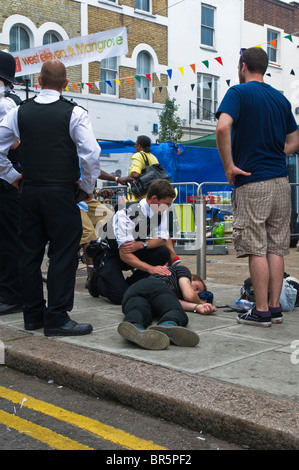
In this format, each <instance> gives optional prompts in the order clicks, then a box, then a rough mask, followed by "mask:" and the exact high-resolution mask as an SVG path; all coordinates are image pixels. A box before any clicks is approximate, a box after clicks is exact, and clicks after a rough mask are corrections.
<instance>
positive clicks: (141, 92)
mask: <svg viewBox="0 0 299 470" xmlns="http://www.w3.org/2000/svg"><path fill="white" fill-rule="evenodd" d="M298 16H299V3H297V2H289V3H286V2H283V1H280V0H226V1H223V0H205V1H200V0H180V1H178V0H168V1H167V0H51V1H47V0H31V1H30V2H27V1H25V0H10V2H2V3H1V12H0V49H2V50H10V51H12V52H14V51H17V50H20V49H27V48H34V47H37V46H42V45H47V44H49V43H52V42H55V41H65V40H68V39H70V38H75V37H80V36H86V35H88V34H92V33H96V32H101V31H106V30H110V29H114V28H118V27H123V26H125V27H126V29H127V33H128V53H127V54H126V55H123V56H120V57H112V58H109V59H104V60H102V61H96V62H90V63H86V64H81V65H76V66H71V67H68V70H67V71H68V78H69V79H70V85H69V87H68V90H67V91H65V93H64V94H65V96H66V97H69V98H71V99H74V100H75V101H76V102H78V104H81V105H82V106H84V107H85V108H86V109H87V110H88V111H89V115H90V118H91V121H92V125H93V129H94V132H95V135H96V137H97V139H99V140H127V139H130V140H135V139H136V137H137V136H138V135H140V134H146V135H149V136H150V137H151V138H152V139H153V141H155V139H156V137H154V135H153V134H152V132H153V131H154V130H156V129H157V126H158V123H159V119H158V116H159V112H160V111H161V110H162V108H163V105H164V103H165V99H166V96H167V95H169V96H170V97H171V98H175V99H176V103H177V104H178V105H179V110H178V115H179V117H180V118H181V120H182V129H183V132H184V135H183V140H190V139H193V138H196V137H199V136H203V135H207V134H211V133H213V132H214V131H215V128H216V124H217V123H216V120H215V110H216V109H217V107H218V105H219V103H220V102H221V100H222V98H223V96H224V95H225V93H226V91H227V89H228V87H229V86H232V85H234V84H236V83H238V73H237V62H238V58H239V51H240V48H241V47H251V46H255V45H260V46H261V47H263V48H265V50H267V52H268V54H269V59H270V64H269V69H268V71H267V72H268V73H267V75H266V77H265V80H266V81H267V83H270V84H271V85H273V86H274V87H276V88H278V89H279V90H281V91H282V92H283V93H284V94H285V95H286V96H287V98H288V99H289V100H290V101H291V103H292V106H293V111H294V113H295V115H296V117H297V119H298V117H299V115H297V114H296V113H297V112H298V107H299V79H298V75H299V70H298V67H297V64H298V54H299V47H298V46H299V32H298V31H297V29H298V27H299V26H298V25H299V17H298ZM29 79H30V82H31V86H30V93H29V96H33V95H34V93H38V92H39V88H38V87H37V88H36V85H37V75H33V76H30V77H29ZM87 83H88V84H89V86H87V85H86V84H87ZM17 89H18V91H19V92H20V94H21V96H22V97H23V98H24V97H25V96H26V94H25V91H24V86H19V87H17Z"/></svg>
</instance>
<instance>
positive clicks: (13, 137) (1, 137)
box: [0, 107, 20, 184]
mask: <svg viewBox="0 0 299 470" xmlns="http://www.w3.org/2000/svg"><path fill="white" fill-rule="evenodd" d="M18 109H19V108H18V107H14V108H13V109H12V110H11V111H10V112H9V113H8V114H7V115H6V116H5V117H4V118H3V119H2V121H1V123H0V177H1V178H3V179H4V180H6V181H7V182H8V183H10V184H11V183H13V182H14V181H15V180H16V179H17V177H18V176H19V173H18V172H17V171H16V170H15V169H14V168H13V165H12V163H11V162H10V161H9V160H8V158H7V155H8V152H9V149H10V147H11V146H12V145H13V144H14V143H15V142H16V141H17V140H20V135H19V128H18Z"/></svg>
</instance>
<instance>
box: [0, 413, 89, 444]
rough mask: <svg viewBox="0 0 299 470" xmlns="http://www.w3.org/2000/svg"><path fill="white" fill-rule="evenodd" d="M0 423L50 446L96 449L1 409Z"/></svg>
mask: <svg viewBox="0 0 299 470" xmlns="http://www.w3.org/2000/svg"><path fill="white" fill-rule="evenodd" d="M0 423H2V424H4V425H5V426H7V427H9V428H13V429H16V430H17V431H20V432H24V433H26V434H27V433H28V436H30V437H32V438H34V439H37V440H38V441H40V442H43V443H44V444H48V445H49V446H50V447H52V448H54V449H57V450H94V449H92V448H91V447H87V446H84V445H82V444H79V442H76V441H73V440H72V439H69V438H68V437H64V436H62V435H61V434H57V433H56V432H54V431H51V430H50V429H47V428H44V427H43V426H39V425H38V424H34V423H31V422H30V421H27V419H23V418H19V417H18V416H15V415H12V414H9V413H6V412H5V411H2V410H0Z"/></svg>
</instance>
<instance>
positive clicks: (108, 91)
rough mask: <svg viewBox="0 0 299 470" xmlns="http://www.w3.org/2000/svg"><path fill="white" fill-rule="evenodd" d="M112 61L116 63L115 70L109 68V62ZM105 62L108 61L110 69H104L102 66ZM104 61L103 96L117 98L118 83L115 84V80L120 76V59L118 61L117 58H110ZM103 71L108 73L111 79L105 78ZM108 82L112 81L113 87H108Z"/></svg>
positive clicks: (102, 69)
mask: <svg viewBox="0 0 299 470" xmlns="http://www.w3.org/2000/svg"><path fill="white" fill-rule="evenodd" d="M111 59H115V62H116V67H115V68H112V67H111V68H109V61H110V60H111ZM104 60H105V61H108V67H104V68H103V67H102V64H103V62H104ZM104 60H102V61H101V95H109V96H117V88H116V82H115V80H114V79H115V78H117V76H118V59H117V57H110V58H107V59H104ZM104 65H105V64H104ZM103 71H106V72H107V73H108V75H109V78H107V77H105V78H103V77H102V73H103ZM106 80H110V82H111V85H112V87H110V85H108V83H107V82H106Z"/></svg>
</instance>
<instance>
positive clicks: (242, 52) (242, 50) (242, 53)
mask: <svg viewBox="0 0 299 470" xmlns="http://www.w3.org/2000/svg"><path fill="white" fill-rule="evenodd" d="M244 51H246V48H244V47H243V48H242V49H240V56H241V58H242V61H243V62H244V64H245V65H247V64H246V60H245V59H244Z"/></svg>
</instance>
